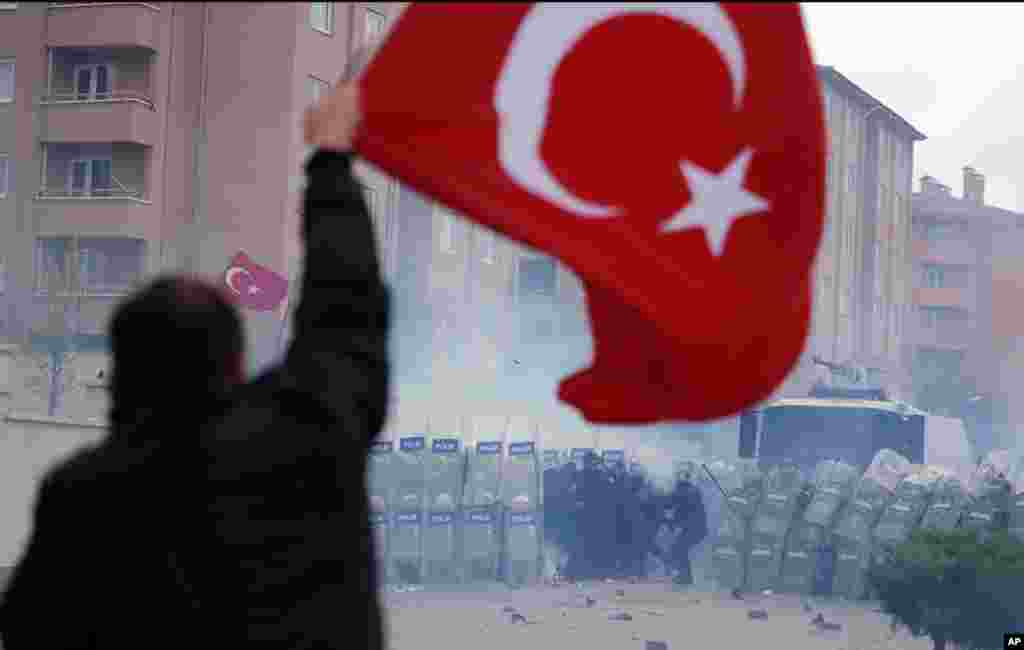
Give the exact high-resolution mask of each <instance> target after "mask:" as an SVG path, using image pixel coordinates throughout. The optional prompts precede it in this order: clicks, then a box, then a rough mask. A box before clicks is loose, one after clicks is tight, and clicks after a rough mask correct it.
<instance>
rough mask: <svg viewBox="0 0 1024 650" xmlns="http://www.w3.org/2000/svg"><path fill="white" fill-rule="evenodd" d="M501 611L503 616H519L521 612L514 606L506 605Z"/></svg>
mask: <svg viewBox="0 0 1024 650" xmlns="http://www.w3.org/2000/svg"><path fill="white" fill-rule="evenodd" d="M501 611H502V613H503V614H517V613H518V612H519V610H518V609H516V608H515V607H513V606H512V605H505V606H504V607H502V608H501Z"/></svg>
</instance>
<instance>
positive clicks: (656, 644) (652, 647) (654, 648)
mask: <svg viewBox="0 0 1024 650" xmlns="http://www.w3.org/2000/svg"><path fill="white" fill-rule="evenodd" d="M644 650H668V644H667V643H665V642H664V641H645V642H644Z"/></svg>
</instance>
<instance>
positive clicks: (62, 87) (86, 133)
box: [40, 48, 159, 146]
mask: <svg viewBox="0 0 1024 650" xmlns="http://www.w3.org/2000/svg"><path fill="white" fill-rule="evenodd" d="M50 57H51V62H50V71H49V81H48V82H47V88H46V90H45V91H44V93H43V97H42V100H41V102H40V104H41V106H42V107H43V110H45V111H46V121H45V122H44V133H43V140H44V141H50V142H79V143H104V142H132V143H136V144H140V145H144V146H153V145H154V144H155V142H156V139H157V137H158V135H159V122H158V120H157V115H156V113H155V111H154V110H153V101H152V99H151V97H152V95H151V93H150V87H151V80H150V73H151V68H152V66H151V64H150V61H151V58H152V56H151V53H150V52H148V51H146V50H140V49H138V48H109V49H102V50H97V49H82V48H53V49H51V50H50Z"/></svg>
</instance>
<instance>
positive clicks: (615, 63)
mask: <svg viewBox="0 0 1024 650" xmlns="http://www.w3.org/2000/svg"><path fill="white" fill-rule="evenodd" d="M453 35H457V37H454V36H453ZM360 83H361V84H362V101H363V110H364V115H365V119H364V125H363V129H362V131H361V133H360V135H359V137H358V138H357V142H356V149H357V151H358V152H359V153H360V154H361V155H363V156H364V157H365V158H367V159H368V160H370V161H371V162H373V163H375V164H376V165H378V166H379V167H381V168H383V169H384V170H385V171H387V172H389V173H390V174H392V175H394V176H395V177H397V178H398V179H400V180H402V181H403V182H405V183H406V184H408V185H410V186H411V187H412V188H414V189H416V190H417V191H419V192H422V193H424V194H426V195H428V196H431V197H433V198H435V199H437V200H440V201H441V202H443V203H445V204H447V205H449V206H451V207H452V208H454V209H455V210H457V211H459V212H460V213H462V214H464V215H466V216H468V217H469V218H471V219H474V220H475V221H478V222H479V223H481V224H484V225H486V226H489V227H491V228H493V229H495V230H497V231H499V232H501V233H503V234H505V235H507V236H509V237H511V238H513V239H515V240H518V241H523V242H526V243H528V244H529V245H531V246H533V247H535V248H538V249H541V250H544V251H547V252H549V253H551V254H553V255H555V256H557V257H558V258H560V259H561V260H562V261H563V262H565V263H566V264H567V265H568V266H569V267H570V268H572V269H573V270H574V271H575V272H576V273H577V274H578V275H579V276H580V277H581V278H582V279H583V281H584V283H585V285H586V288H587V303H588V310H589V313H590V319H591V329H592V334H593V338H594V348H595V349H594V359H593V363H592V366H591V367H590V368H588V369H587V370H584V371H583V372H581V373H578V374H576V375H574V376H573V377H571V378H569V379H568V380H566V381H565V382H563V384H562V386H561V388H560V391H559V394H560V397H561V398H562V399H563V400H565V401H567V402H568V403H570V404H572V405H574V406H576V407H577V408H579V409H580V410H581V411H582V413H583V415H584V416H585V417H586V418H587V419H588V420H590V421H593V422H608V423H611V422H651V421H657V420H661V419H692V420H700V419H708V418H715V417H725V416H728V415H732V414H735V413H737V412H739V411H740V410H742V409H744V408H747V407H749V406H751V405H753V404H754V403H756V402H758V401H760V400H762V399H764V398H766V397H767V396H769V395H770V394H771V392H772V391H773V390H774V389H775V388H776V387H777V386H778V385H779V384H780V383H781V382H782V380H783V379H784V378H785V376H786V375H787V374H788V373H789V371H790V370H791V369H792V367H793V366H794V365H795V363H796V361H797V359H798V358H799V355H800V352H801V350H802V348H803V345H804V342H805V339H806V337H807V330H808V321H809V317H810V316H809V314H810V290H809V277H810V272H811V266H812V263H813V259H814V255H815V253H816V251H817V246H818V244H819V241H820V239H821V234H822V222H823V212H824V189H825V188H824V158H825V125H824V117H823V111H822V101H821V97H820V91H819V86H818V80H817V75H816V72H815V69H814V66H813V63H812V59H811V53H810V50H809V47H808V45H807V40H806V36H805V34H804V30H803V24H802V19H801V15H800V10H799V7H798V5H796V4H739V3H737V4H732V3H730V4H717V3H703V4H700V3H637V2H633V3H596V4H568V3H566V4H562V3H550V4H549V3H533V4H497V3H493V4H492V3H466V4H462V3H422V4H420V3H414V4H412V5H411V6H410V7H409V8H408V9H407V10H406V11H405V13H404V14H403V15H402V17H401V18H400V20H399V21H398V22H397V24H396V25H395V27H394V29H393V31H392V32H391V35H390V37H389V38H388V40H387V42H385V43H384V45H383V46H382V48H381V49H380V51H379V52H378V53H377V54H376V56H375V57H374V58H373V60H372V61H370V63H369V65H368V67H367V69H366V71H365V73H364V75H363V77H362V78H361V81H360Z"/></svg>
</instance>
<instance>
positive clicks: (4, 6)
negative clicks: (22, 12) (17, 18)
mask: <svg viewBox="0 0 1024 650" xmlns="http://www.w3.org/2000/svg"><path fill="white" fill-rule="evenodd" d="M17 9H18V3H17V2H0V11H16V10H17Z"/></svg>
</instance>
